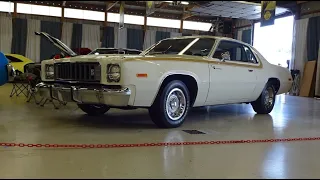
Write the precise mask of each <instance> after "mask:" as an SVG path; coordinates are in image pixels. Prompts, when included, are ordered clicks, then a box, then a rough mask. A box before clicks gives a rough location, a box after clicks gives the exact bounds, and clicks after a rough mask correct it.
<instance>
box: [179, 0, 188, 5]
mask: <svg viewBox="0 0 320 180" xmlns="http://www.w3.org/2000/svg"><path fill="white" fill-rule="evenodd" d="M181 4H184V5H188V4H189V2H186V1H181Z"/></svg>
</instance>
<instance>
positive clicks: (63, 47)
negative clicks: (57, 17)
mask: <svg viewBox="0 0 320 180" xmlns="http://www.w3.org/2000/svg"><path fill="white" fill-rule="evenodd" d="M35 34H36V35H39V36H42V37H45V38H46V39H48V40H49V42H50V43H52V44H53V45H54V46H56V47H57V48H59V49H60V50H61V51H63V52H64V53H66V54H67V55H69V56H71V57H74V56H77V55H78V54H77V53H75V52H74V51H72V50H71V49H70V48H69V47H68V46H67V45H65V44H64V43H63V42H61V41H60V40H59V39H57V38H55V37H53V36H51V35H50V34H48V33H45V32H35Z"/></svg>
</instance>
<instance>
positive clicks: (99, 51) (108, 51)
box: [89, 49, 140, 55]
mask: <svg viewBox="0 0 320 180" xmlns="http://www.w3.org/2000/svg"><path fill="white" fill-rule="evenodd" d="M89 54H95V55H99V54H140V52H139V51H128V50H119V49H95V50H94V51H92V52H90V53H89Z"/></svg>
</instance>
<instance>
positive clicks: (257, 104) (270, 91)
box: [251, 82, 276, 114]
mask: <svg viewBox="0 0 320 180" xmlns="http://www.w3.org/2000/svg"><path fill="white" fill-rule="evenodd" d="M275 99H276V91H275V89H274V86H273V85H272V84H271V83H269V82H268V83H267V84H266V87H265V88H264V89H263V91H262V93H261V94H260V96H259V98H258V99H257V100H256V101H254V102H252V103H251V105H252V107H253V110H254V111H255V112H256V113H257V114H269V113H270V112H271V111H272V109H273V107H274V102H275Z"/></svg>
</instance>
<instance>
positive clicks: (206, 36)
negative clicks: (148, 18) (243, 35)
mask: <svg viewBox="0 0 320 180" xmlns="http://www.w3.org/2000/svg"><path fill="white" fill-rule="evenodd" d="M188 38H212V39H217V40H228V41H234V42H238V43H241V44H246V45H249V46H251V45H250V44H248V43H245V42H243V41H240V40H237V39H233V38H229V37H222V36H210V35H197V36H180V37H173V38H167V39H188ZM163 40H165V39H163Z"/></svg>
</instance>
